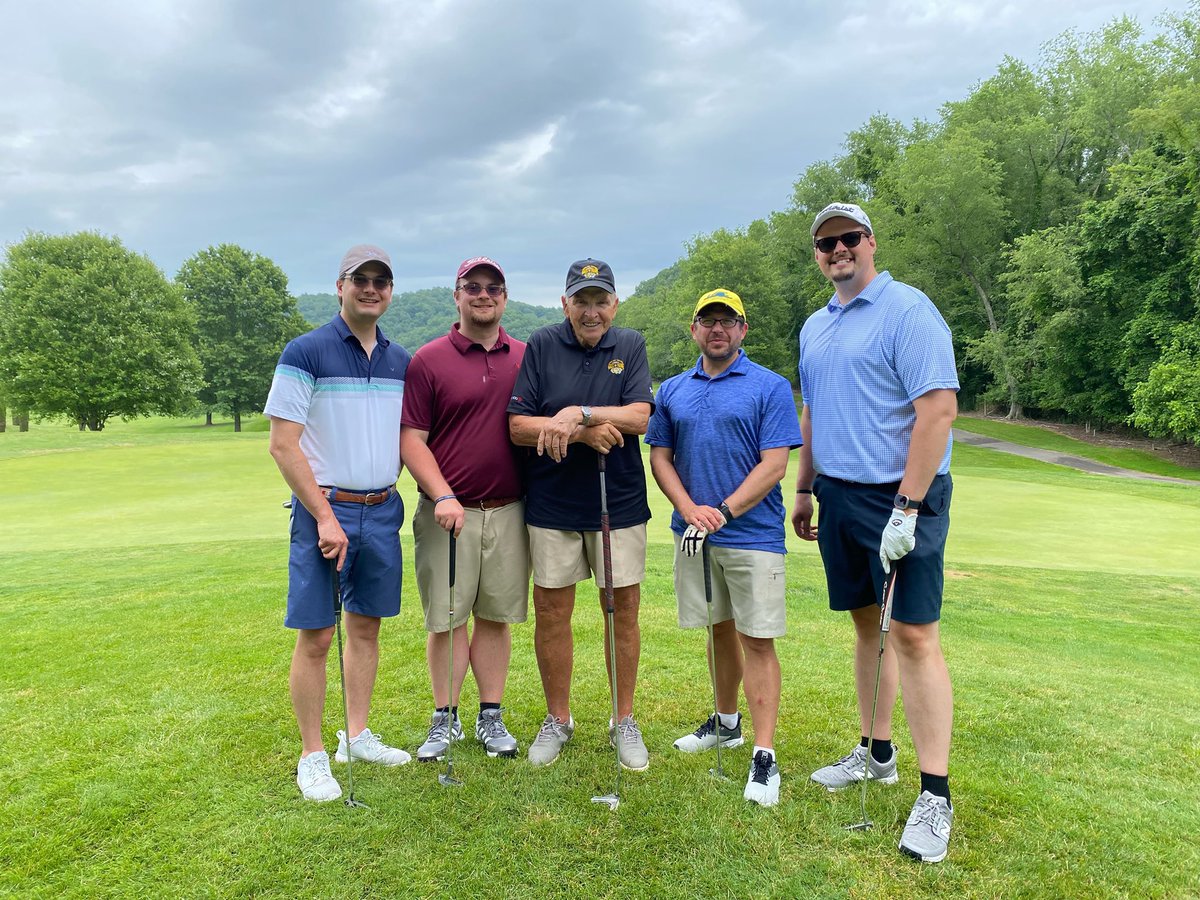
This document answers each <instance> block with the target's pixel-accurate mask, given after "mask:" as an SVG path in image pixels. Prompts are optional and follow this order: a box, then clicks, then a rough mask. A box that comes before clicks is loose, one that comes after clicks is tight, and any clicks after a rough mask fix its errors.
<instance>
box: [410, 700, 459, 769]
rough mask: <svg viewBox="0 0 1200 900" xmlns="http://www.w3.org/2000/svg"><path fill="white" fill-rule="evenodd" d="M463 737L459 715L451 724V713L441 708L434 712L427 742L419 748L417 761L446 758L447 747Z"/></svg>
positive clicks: (433, 760)
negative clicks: (442, 710)
mask: <svg viewBox="0 0 1200 900" xmlns="http://www.w3.org/2000/svg"><path fill="white" fill-rule="evenodd" d="M462 739H463V728H462V722H460V721H459V720H458V716H455V717H454V723H453V725H451V723H450V713H448V712H441V711H440V710H439V711H437V712H435V713H434V714H433V720H432V722H431V724H430V726H429V734H428V735H427V736H426V738H425V743H423V744H422V745H421V746H420V747H418V748H417V761H418V762H436V761H437V760H439V759H445V758H446V748H447V747H449V746H450V742H451V741H461V740H462Z"/></svg>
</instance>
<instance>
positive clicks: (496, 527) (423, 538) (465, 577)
mask: <svg viewBox="0 0 1200 900" xmlns="http://www.w3.org/2000/svg"><path fill="white" fill-rule="evenodd" d="M466 514H467V516H466V520H465V521H464V522H463V529H462V532H461V533H460V534H459V536H458V539H457V540H456V541H455V544H456V546H455V550H454V625H455V627H456V628H457V627H458V626H459V625H461V624H463V623H464V622H466V621H467V619H469V618H470V617H471V613H472V612H474V613H475V615H476V616H478V617H479V618H481V619H487V620H488V621H489V622H510V623H513V622H524V621H525V619H526V618H527V616H528V611H529V540H528V538H527V537H526V534H525V504H524V503H522V502H521V501H517V502H516V503H510V504H508V505H507V506H500V507H497V508H496V509H483V510H481V509H467V510H466ZM413 539H414V543H413V551H414V552H413V556H414V557H415V558H416V561H415V565H416V569H417V590H418V591H420V593H421V606H422V607H424V609H425V630H426V631H433V632H440V631H446V630H448V628H449V618H450V615H449V613H450V533H449V532H448V531H446V530H445V529H443V528H441V527H439V526H438V524H437V522H436V521H435V520H434V518H433V502H432V501H431V500H428V499H427V498H425V497H421V498H420V499H418V501H417V511H416V514H415V515H414V516H413Z"/></svg>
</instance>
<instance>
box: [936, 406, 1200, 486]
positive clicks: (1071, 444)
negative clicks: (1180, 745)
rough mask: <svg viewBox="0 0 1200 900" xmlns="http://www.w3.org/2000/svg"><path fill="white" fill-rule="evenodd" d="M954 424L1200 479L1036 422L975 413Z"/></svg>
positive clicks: (1173, 466) (1183, 468)
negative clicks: (984, 417) (1041, 425)
mask: <svg viewBox="0 0 1200 900" xmlns="http://www.w3.org/2000/svg"><path fill="white" fill-rule="evenodd" d="M954 427H955V428H958V429H961V430H963V431H970V432H972V433H974V434H982V435H984V436H985V437H992V438H999V439H1000V440H1004V441H1011V442H1012V443H1014V444H1021V445H1023V446H1026V447H1037V448H1040V449H1042V450H1054V451H1056V452H1058V453H1065V454H1069V455H1071V456H1082V457H1083V458H1084V459H1094V460H1096V461H1097V462H1102V463H1106V464H1107V465H1110V466H1117V467H1119V468H1122V469H1133V470H1134V471H1136V472H1149V473H1150V474H1152V475H1168V476H1170V477H1172V478H1187V479H1192V480H1195V481H1200V471H1198V470H1196V469H1194V468H1189V467H1187V466H1180V465H1176V464H1175V463H1173V462H1170V461H1168V460H1165V459H1162V458H1161V457H1159V456H1155V455H1154V454H1153V453H1148V452H1147V451H1145V450H1129V449H1124V448H1120V447H1105V446H1101V445H1099V444H1089V443H1088V442H1087V441H1080V440H1076V439H1075V438H1073V437H1067V435H1065V434H1059V433H1058V432H1056V431H1051V430H1050V429H1048V428H1040V427H1038V426H1036V425H1018V424H1016V423H1013V422H1001V421H998V420H996V419H983V418H977V417H975V416H966V415H960V416H959V417H958V418H957V419H956V420H955V422H954Z"/></svg>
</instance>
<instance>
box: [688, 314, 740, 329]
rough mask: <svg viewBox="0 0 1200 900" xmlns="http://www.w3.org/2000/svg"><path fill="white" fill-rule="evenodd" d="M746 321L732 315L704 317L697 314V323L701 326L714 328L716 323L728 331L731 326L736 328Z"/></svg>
mask: <svg viewBox="0 0 1200 900" xmlns="http://www.w3.org/2000/svg"><path fill="white" fill-rule="evenodd" d="M744 321H745V319H740V318H737V319H735V318H733V317H731V316H722V317H721V318H719V319H718V318H716V317H714V316H703V317H701V316H697V317H696V324H697V325H699V326H701V327H702V328H712V327H713V326H714V325H720V326H721V327H722V328H724V329H725V330H726V331H728V330H729V329H731V328H735V327H736V326H738V325H741V324H742V323H743V322H744Z"/></svg>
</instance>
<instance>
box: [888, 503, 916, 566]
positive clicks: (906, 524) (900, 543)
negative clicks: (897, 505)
mask: <svg viewBox="0 0 1200 900" xmlns="http://www.w3.org/2000/svg"><path fill="white" fill-rule="evenodd" d="M915 546H917V516H916V513H913V514H912V515H906V514H905V513H904V511H903V510H900V509H893V510H892V514H891V515H890V516H888V521H887V524H886V525H885V526H883V537H882V538H880V541H879V561H880V562H881V563H883V571H884V572H891V571H892V563H893V562H894V561H895V560H898V559H902V558H903V557H904V556H905V555H907V554H908V552H909V551H910V550H912V548H913V547H915Z"/></svg>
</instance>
